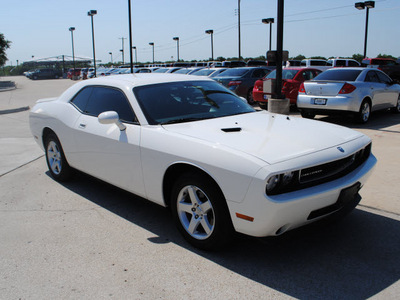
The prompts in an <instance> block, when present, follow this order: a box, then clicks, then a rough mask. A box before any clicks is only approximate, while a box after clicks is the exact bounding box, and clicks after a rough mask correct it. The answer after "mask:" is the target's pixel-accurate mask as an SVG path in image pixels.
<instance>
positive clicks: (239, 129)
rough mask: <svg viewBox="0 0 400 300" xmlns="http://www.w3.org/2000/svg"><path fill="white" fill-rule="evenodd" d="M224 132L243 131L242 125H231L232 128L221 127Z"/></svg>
mask: <svg viewBox="0 0 400 300" xmlns="http://www.w3.org/2000/svg"><path fill="white" fill-rule="evenodd" d="M221 130H222V131H223V132H240V131H242V128H241V127H231V128H221Z"/></svg>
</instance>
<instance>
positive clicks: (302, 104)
mask: <svg viewBox="0 0 400 300" xmlns="http://www.w3.org/2000/svg"><path fill="white" fill-rule="evenodd" d="M321 98H323V99H326V104H325V105H316V104H314V101H315V99H321ZM360 105H361V102H360V101H359V99H358V98H356V97H354V95H353V96H352V97H348V96H333V97H332V96H309V95H298V96H297V107H298V108H299V109H307V110H309V111H310V110H312V111H314V112H317V111H318V112H325V113H327V112H334V111H348V112H358V111H359V109H360Z"/></svg>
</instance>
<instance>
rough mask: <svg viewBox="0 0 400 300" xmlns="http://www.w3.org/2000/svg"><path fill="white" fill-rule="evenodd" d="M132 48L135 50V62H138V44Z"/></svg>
mask: <svg viewBox="0 0 400 300" xmlns="http://www.w3.org/2000/svg"><path fill="white" fill-rule="evenodd" d="M132 49H133V50H135V62H136V64H137V49H136V46H133V47H132Z"/></svg>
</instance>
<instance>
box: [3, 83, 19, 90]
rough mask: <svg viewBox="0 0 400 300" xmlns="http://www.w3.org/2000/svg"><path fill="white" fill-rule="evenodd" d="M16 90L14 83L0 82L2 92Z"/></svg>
mask: <svg viewBox="0 0 400 300" xmlns="http://www.w3.org/2000/svg"><path fill="white" fill-rule="evenodd" d="M16 88H17V86H16V84H15V82H14V81H0V91H10V90H13V89H16Z"/></svg>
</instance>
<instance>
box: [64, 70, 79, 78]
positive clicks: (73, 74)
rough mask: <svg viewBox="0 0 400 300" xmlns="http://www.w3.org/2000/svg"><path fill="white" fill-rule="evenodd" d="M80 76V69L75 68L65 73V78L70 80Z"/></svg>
mask: <svg viewBox="0 0 400 300" xmlns="http://www.w3.org/2000/svg"><path fill="white" fill-rule="evenodd" d="M79 75H81V69H78V68H75V70H74V69H69V70H68V73H67V78H68V79H72V78H73V77H79Z"/></svg>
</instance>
